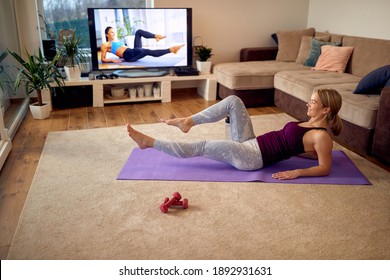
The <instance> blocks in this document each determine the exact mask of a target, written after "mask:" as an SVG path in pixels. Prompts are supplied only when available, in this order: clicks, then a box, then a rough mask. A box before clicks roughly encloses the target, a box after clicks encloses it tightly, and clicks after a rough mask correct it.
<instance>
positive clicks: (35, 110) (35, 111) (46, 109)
mask: <svg viewBox="0 0 390 280" xmlns="http://www.w3.org/2000/svg"><path fill="white" fill-rule="evenodd" d="M30 112H31V114H32V116H33V118H34V119H36V120H43V119H47V118H48V117H49V116H50V106H49V104H47V103H46V104H43V105H42V106H39V105H38V103H33V104H30Z"/></svg>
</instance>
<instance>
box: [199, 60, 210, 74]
mask: <svg viewBox="0 0 390 280" xmlns="http://www.w3.org/2000/svg"><path fill="white" fill-rule="evenodd" d="M196 68H197V69H198V71H199V72H200V74H210V73H211V61H199V60H197V61H196Z"/></svg>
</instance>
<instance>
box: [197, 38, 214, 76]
mask: <svg viewBox="0 0 390 280" xmlns="http://www.w3.org/2000/svg"><path fill="white" fill-rule="evenodd" d="M212 51H213V49H212V48H208V47H207V46H204V45H200V46H196V47H195V54H196V55H197V56H198V58H199V59H198V60H197V61H196V67H197V69H198V71H199V72H200V73H201V74H209V73H210V72H211V61H209V59H210V57H211V56H212V55H213V53H212Z"/></svg>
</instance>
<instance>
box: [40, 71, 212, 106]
mask: <svg viewBox="0 0 390 280" xmlns="http://www.w3.org/2000/svg"><path fill="white" fill-rule="evenodd" d="M64 82H65V87H66V86H86V85H92V89H93V107H103V106H104V104H110V103H124V102H142V101H156V100H157V101H158V100H160V101H161V102H170V101H171V89H172V88H175V85H176V84H179V83H180V82H195V83H196V86H197V92H198V94H199V95H200V96H202V97H203V98H204V99H206V100H215V99H216V96H217V81H216V79H215V76H214V74H200V75H199V76H161V77H144V78H117V79H104V80H89V79H88V78H80V79H78V80H65V81H64ZM145 83H158V84H159V87H160V91H161V94H160V97H154V96H150V97H136V98H130V97H129V96H127V97H126V98H123V99H108V98H105V96H104V92H105V91H106V92H107V88H109V87H112V86H113V85H115V86H120V87H124V88H126V89H127V88H129V87H132V86H138V85H142V84H145ZM42 99H43V101H44V102H47V103H49V104H50V105H51V104H52V100H51V94H50V93H49V91H48V90H44V91H42Z"/></svg>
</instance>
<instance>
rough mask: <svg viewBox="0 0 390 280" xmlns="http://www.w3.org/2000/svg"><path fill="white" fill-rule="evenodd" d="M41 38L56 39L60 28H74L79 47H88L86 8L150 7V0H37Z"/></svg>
mask: <svg viewBox="0 0 390 280" xmlns="http://www.w3.org/2000/svg"><path fill="white" fill-rule="evenodd" d="M37 1H38V7H39V6H40V5H39V4H41V6H40V9H39V8H38V9H39V10H40V11H41V12H40V25H41V37H42V39H56V40H58V34H59V31H60V30H61V29H75V30H77V35H78V36H79V37H80V38H82V42H81V47H84V48H90V41H89V29H88V14H87V8H96V7H102V8H112V7H120V8H122V7H134V8H145V7H150V6H151V5H150V2H151V1H150V0H83V1H80V0H37Z"/></svg>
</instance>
